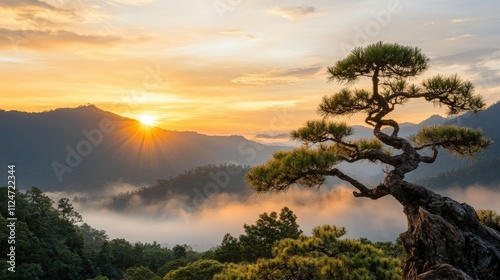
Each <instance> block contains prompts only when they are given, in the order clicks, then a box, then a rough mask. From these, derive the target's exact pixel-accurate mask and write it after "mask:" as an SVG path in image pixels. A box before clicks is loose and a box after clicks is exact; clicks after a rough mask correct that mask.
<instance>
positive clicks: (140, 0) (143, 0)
mask: <svg viewBox="0 0 500 280" xmlns="http://www.w3.org/2000/svg"><path fill="white" fill-rule="evenodd" d="M155 1H156V0H106V1H105V2H107V3H109V4H112V5H116V4H122V5H133V6H142V5H148V4H151V3H153V2H155Z"/></svg>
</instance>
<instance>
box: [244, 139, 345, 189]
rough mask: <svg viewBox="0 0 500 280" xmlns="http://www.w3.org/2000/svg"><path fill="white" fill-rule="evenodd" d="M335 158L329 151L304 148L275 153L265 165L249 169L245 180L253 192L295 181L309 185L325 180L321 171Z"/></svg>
mask: <svg viewBox="0 0 500 280" xmlns="http://www.w3.org/2000/svg"><path fill="white" fill-rule="evenodd" d="M339 160H340V158H339V157H338V156H336V155H334V154H332V153H325V152H323V151H322V150H321V149H308V148H307V147H301V148H297V149H295V150H292V151H290V152H276V153H275V154H274V155H273V159H271V160H270V161H268V163H267V164H265V165H260V166H257V167H254V168H252V170H251V171H250V172H249V173H247V178H246V179H247V182H248V183H249V184H251V186H252V188H253V189H254V190H255V191H280V190H284V189H286V188H288V187H289V186H290V185H292V184H294V183H295V182H298V183H300V184H303V185H304V186H308V187H313V186H317V185H320V184H322V183H323V182H324V181H325V177H324V176H322V175H321V171H326V170H328V168H329V167H331V166H332V165H333V164H336V163H337V162H338V161H339ZM311 170H312V171H316V172H311Z"/></svg>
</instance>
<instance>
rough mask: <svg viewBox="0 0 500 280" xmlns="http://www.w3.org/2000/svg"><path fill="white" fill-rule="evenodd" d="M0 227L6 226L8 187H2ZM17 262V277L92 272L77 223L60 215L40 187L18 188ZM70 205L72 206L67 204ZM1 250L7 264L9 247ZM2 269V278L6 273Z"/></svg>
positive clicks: (58, 276)
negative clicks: (24, 191)
mask: <svg viewBox="0 0 500 280" xmlns="http://www.w3.org/2000/svg"><path fill="white" fill-rule="evenodd" d="M0 193H1V197H0V207H1V209H0V211H1V212H0V213H1V217H0V226H2V227H3V228H5V227H6V223H7V221H6V219H5V218H3V217H7V213H6V211H7V206H6V205H7V202H6V198H7V188H6V187H3V188H1V189H0ZM15 196H16V217H17V221H16V244H15V246H16V260H17V261H18V263H17V265H16V270H17V271H18V272H19V273H16V276H15V277H20V278H18V279H54V280H57V279H85V278H86V277H87V276H89V271H91V268H90V264H89V262H88V259H87V258H86V256H85V254H84V245H83V239H82V237H81V235H80V234H79V232H78V231H77V229H76V228H75V226H74V225H73V224H72V223H71V222H69V221H67V220H64V219H62V218H61V216H60V215H59V212H58V210H56V209H54V208H53V207H52V204H53V202H52V200H51V199H50V198H49V197H47V196H46V195H45V194H43V193H42V191H41V190H40V189H39V188H36V187H33V188H32V189H31V190H28V191H27V192H26V194H23V193H21V192H18V191H16V195H15ZM68 206H70V205H68ZM1 248H2V249H0V253H1V257H0V258H1V259H0V260H1V262H2V263H5V262H6V261H5V256H6V255H7V251H6V250H7V246H2V247H1ZM6 273H9V272H7V270H2V271H1V272H0V279H2V278H5V277H7V278H8V279H13V278H10V277H12V275H7V274H6Z"/></svg>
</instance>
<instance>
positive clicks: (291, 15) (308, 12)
mask: <svg viewBox="0 0 500 280" xmlns="http://www.w3.org/2000/svg"><path fill="white" fill-rule="evenodd" d="M267 12H268V13H269V14H273V15H278V16H281V17H283V18H286V19H289V20H298V19H304V18H308V17H315V16H320V15H322V13H318V12H316V8H314V7H313V6H299V7H291V8H285V7H274V8H271V9H269V10H267Z"/></svg>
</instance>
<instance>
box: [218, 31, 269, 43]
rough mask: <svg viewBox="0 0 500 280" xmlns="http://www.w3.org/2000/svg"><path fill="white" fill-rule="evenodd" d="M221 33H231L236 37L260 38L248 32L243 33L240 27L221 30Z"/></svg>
mask: <svg viewBox="0 0 500 280" xmlns="http://www.w3.org/2000/svg"><path fill="white" fill-rule="evenodd" d="M221 34H224V35H233V36H237V37H240V38H244V39H249V40H260V38H259V37H257V36H255V35H252V34H249V33H245V32H244V31H243V30H240V29H228V30H224V31H221Z"/></svg>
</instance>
